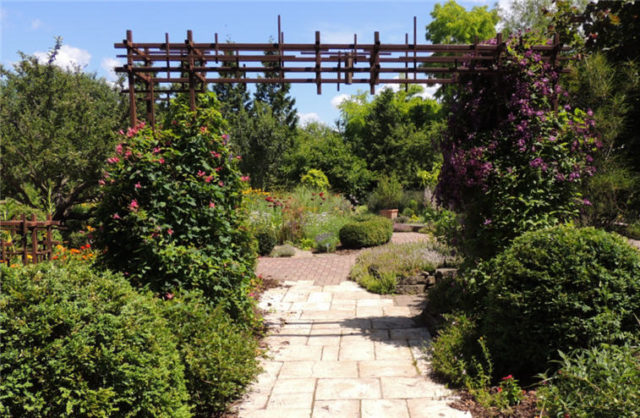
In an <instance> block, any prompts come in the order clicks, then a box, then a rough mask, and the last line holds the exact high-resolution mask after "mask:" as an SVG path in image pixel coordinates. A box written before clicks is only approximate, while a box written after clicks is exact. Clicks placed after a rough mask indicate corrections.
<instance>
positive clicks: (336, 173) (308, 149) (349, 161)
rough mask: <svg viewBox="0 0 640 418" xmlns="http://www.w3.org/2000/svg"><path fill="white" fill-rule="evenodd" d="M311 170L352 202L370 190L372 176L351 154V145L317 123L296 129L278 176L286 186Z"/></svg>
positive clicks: (337, 134)
mask: <svg viewBox="0 0 640 418" xmlns="http://www.w3.org/2000/svg"><path fill="white" fill-rule="evenodd" d="M311 169H317V170H321V171H322V172H323V173H325V174H326V176H327V179H328V181H329V183H330V184H331V187H332V188H333V189H334V190H335V191H337V192H340V193H344V194H345V195H348V196H351V197H350V198H351V199H361V198H362V197H363V196H364V194H365V191H366V190H369V186H370V183H371V177H372V175H371V172H370V171H369V170H368V169H367V165H366V162H365V161H364V160H363V159H361V158H360V157H358V156H356V155H354V153H353V149H352V146H351V144H349V143H348V142H346V141H345V140H344V139H343V138H342V137H341V136H340V134H339V133H338V132H336V131H334V130H332V129H330V128H329V127H327V126H325V125H322V124H319V123H310V124H308V125H306V126H305V127H304V128H301V129H299V130H298V134H297V136H296V139H295V143H294V145H293V147H292V148H291V149H290V150H289V151H288V152H287V154H286V155H285V158H284V161H283V162H282V166H281V168H280V173H281V174H280V175H281V177H282V178H283V182H284V183H285V184H289V185H293V184H297V183H298V181H299V180H300V178H301V177H302V176H303V175H304V174H305V173H307V172H308V171H309V170H311Z"/></svg>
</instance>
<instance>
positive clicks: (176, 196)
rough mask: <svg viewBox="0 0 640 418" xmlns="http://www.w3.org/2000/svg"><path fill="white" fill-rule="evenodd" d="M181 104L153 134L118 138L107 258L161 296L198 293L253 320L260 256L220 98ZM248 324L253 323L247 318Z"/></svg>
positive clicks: (107, 192)
mask: <svg viewBox="0 0 640 418" xmlns="http://www.w3.org/2000/svg"><path fill="white" fill-rule="evenodd" d="M199 102H200V103H199V106H198V107H199V110H198V111H196V112H191V111H189V108H188V105H187V104H186V103H185V102H184V101H182V100H180V99H178V100H176V101H174V102H172V104H171V108H170V110H169V115H168V117H167V120H166V121H165V123H164V125H163V126H161V127H158V128H157V129H156V131H155V132H154V131H153V130H152V129H151V128H150V127H147V126H145V125H144V124H140V125H138V126H136V127H133V128H130V129H129V130H128V131H127V132H121V134H122V142H121V143H120V144H118V145H117V146H116V148H115V150H114V155H113V156H112V157H110V158H109V159H108V160H107V163H108V164H107V171H106V172H105V173H104V178H103V179H102V181H101V182H100V184H101V185H102V191H103V198H102V201H101V203H100V205H99V208H98V210H97V219H98V220H99V225H98V226H97V231H96V232H97V234H96V244H97V245H99V246H101V247H102V248H103V249H104V250H105V252H104V255H103V256H102V262H103V263H104V264H105V265H106V266H108V267H110V268H112V269H115V270H117V271H121V272H123V274H124V275H125V276H127V277H128V278H129V279H130V280H131V281H132V282H133V283H134V284H137V285H139V286H148V287H149V288H150V289H151V290H153V291H155V292H158V293H160V294H163V295H164V294H173V293H175V292H176V291H178V290H179V289H180V288H184V289H190V288H198V289H200V290H202V292H203V294H204V295H205V296H206V297H207V298H209V300H211V301H212V302H213V303H214V304H216V305H222V306H223V307H224V309H225V310H227V311H228V312H229V313H230V314H231V315H232V316H234V317H235V318H244V317H246V316H250V315H251V312H252V310H251V302H250V298H248V296H247V294H248V292H249V286H250V280H251V278H252V277H253V267H254V264H255V254H254V251H253V249H252V241H251V238H250V235H249V233H248V231H247V229H246V227H245V225H244V219H243V216H242V213H241V212H240V210H239V208H240V207H241V201H242V189H243V187H245V186H244V184H245V183H244V182H243V181H242V178H241V174H240V172H239V171H238V168H237V166H238V159H237V158H235V156H233V155H232V154H231V151H230V149H229V146H228V144H227V137H226V135H225V134H223V127H224V126H225V122H224V120H223V119H222V117H221V115H220V113H219V112H218V110H217V108H218V102H217V100H216V99H215V97H214V96H210V95H202V96H200V97H199ZM245 319H246V318H245Z"/></svg>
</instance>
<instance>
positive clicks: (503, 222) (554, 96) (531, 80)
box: [436, 35, 602, 256]
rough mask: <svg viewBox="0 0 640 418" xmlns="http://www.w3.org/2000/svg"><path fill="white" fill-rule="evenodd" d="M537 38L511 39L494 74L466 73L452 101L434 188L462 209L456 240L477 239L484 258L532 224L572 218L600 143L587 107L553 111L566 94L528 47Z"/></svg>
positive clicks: (449, 203)
mask: <svg viewBox="0 0 640 418" xmlns="http://www.w3.org/2000/svg"><path fill="white" fill-rule="evenodd" d="M541 43H544V41H543V40H541V39H536V37H535V35H528V36H525V37H524V38H523V39H522V41H521V40H520V39H518V38H511V39H510V40H509V41H508V42H507V48H506V51H505V54H504V56H503V57H502V59H501V61H500V62H499V63H496V64H495V70H496V76H495V77H487V76H486V75H483V74H478V75H469V76H467V78H466V79H465V82H464V84H462V86H461V87H460V89H459V94H458V95H457V96H456V100H455V101H454V103H453V105H452V108H453V109H452V110H453V111H452V112H451V117H450V119H449V127H448V132H447V135H446V138H445V140H444V142H443V146H442V150H443V156H444V162H443V166H442V169H441V173H440V178H439V184H438V187H437V190H436V192H437V196H438V198H439V200H440V202H441V203H443V204H444V205H446V206H448V207H453V208H454V209H457V210H458V211H462V212H464V213H465V232H464V234H465V237H463V241H464V240H466V241H467V242H469V239H475V240H479V241H483V243H482V247H484V248H485V249H488V250H489V253H488V254H486V255H488V256H490V255H491V254H490V253H492V252H493V250H496V249H498V248H500V247H503V246H504V245H506V244H507V243H508V240H509V239H511V238H514V237H515V236H517V235H519V234H520V233H522V232H524V231H525V230H527V229H530V228H531V227H539V226H541V225H543V224H544V223H545V222H547V223H550V224H553V223H555V222H559V221H562V220H567V219H569V218H571V217H572V216H574V215H575V214H576V213H577V207H578V206H579V205H578V202H579V201H581V200H582V199H579V198H580V196H579V192H578V185H579V183H580V182H581V181H582V180H583V179H584V178H585V177H589V176H591V175H593V174H594V172H595V167H594V166H593V157H592V155H593V154H594V153H596V152H598V149H599V148H600V147H601V145H602V144H601V142H600V141H599V140H598V139H597V138H596V136H595V134H594V119H593V118H592V116H593V114H592V112H591V111H590V110H587V111H586V112H585V111H583V110H580V109H575V108H572V107H571V106H570V105H568V104H567V105H565V106H564V107H560V108H557V107H558V101H560V100H563V99H565V98H566V96H567V94H566V92H565V91H563V89H562V88H561V86H560V85H559V83H558V78H559V74H558V72H557V70H556V69H555V68H553V67H551V65H550V64H549V62H548V61H549V60H548V58H544V57H543V56H542V55H541V54H540V53H539V52H537V51H535V50H534V49H533V48H532V47H533V45H535V44H541ZM487 220H489V222H487ZM487 244H488V245H487ZM472 246H473V245H472ZM471 252H473V250H472V251H471Z"/></svg>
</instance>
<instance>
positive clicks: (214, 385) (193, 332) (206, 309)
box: [163, 291, 259, 416]
mask: <svg viewBox="0 0 640 418" xmlns="http://www.w3.org/2000/svg"><path fill="white" fill-rule="evenodd" d="M163 315H164V317H165V318H167V321H168V324H169V328H170V329H171V332H172V334H173V335H174V336H175V338H176V340H177V345H178V349H179V351H180V353H181V356H182V361H183V362H184V366H185V371H184V374H185V380H186V386H187V389H188V391H189V394H190V396H191V404H192V405H194V410H193V412H194V415H196V416H212V414H213V415H215V414H220V413H222V412H225V410H226V408H227V406H228V404H229V402H230V401H232V400H234V399H237V398H239V397H240V396H241V395H242V393H244V391H245V388H246V386H247V385H248V384H249V383H250V382H251V381H252V380H253V379H254V377H255V376H256V374H257V373H258V371H259V367H258V362H257V360H256V353H257V350H258V344H257V342H256V340H255V338H254V337H253V336H252V335H250V334H248V333H247V332H246V330H244V329H243V328H242V327H240V326H239V325H238V324H236V323H234V322H233V320H232V319H231V318H230V317H229V316H228V315H227V314H226V313H225V312H224V311H223V310H222V309H220V307H218V308H213V307H212V306H211V304H210V303H208V301H207V300H206V298H203V297H202V295H201V293H200V292H197V291H194V292H186V293H183V294H182V295H179V296H176V297H173V298H172V299H171V300H168V301H165V302H163Z"/></svg>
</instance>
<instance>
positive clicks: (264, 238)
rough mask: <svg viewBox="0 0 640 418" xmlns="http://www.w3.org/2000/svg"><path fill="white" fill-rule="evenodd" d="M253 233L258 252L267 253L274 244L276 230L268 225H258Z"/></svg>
mask: <svg viewBox="0 0 640 418" xmlns="http://www.w3.org/2000/svg"><path fill="white" fill-rule="evenodd" d="M253 235H254V236H255V238H256V241H258V254H260V255H269V254H271V251H272V250H273V247H275V246H276V244H277V242H278V238H277V237H276V231H274V230H273V228H270V227H268V226H260V227H258V228H257V229H256V230H255V232H254V233H253Z"/></svg>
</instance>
